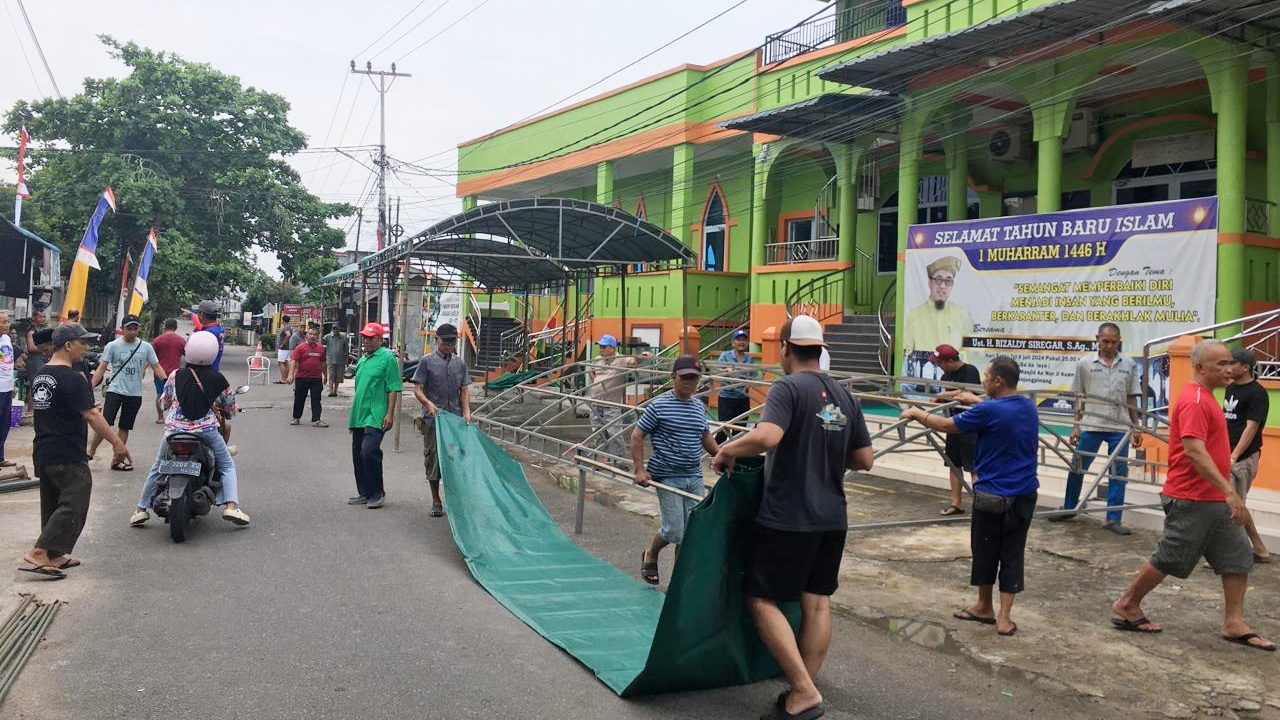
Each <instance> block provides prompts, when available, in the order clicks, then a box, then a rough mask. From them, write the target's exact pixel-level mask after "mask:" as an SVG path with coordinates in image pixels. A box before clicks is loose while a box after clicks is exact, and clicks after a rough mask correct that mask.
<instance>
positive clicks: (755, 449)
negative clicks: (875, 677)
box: [711, 315, 873, 718]
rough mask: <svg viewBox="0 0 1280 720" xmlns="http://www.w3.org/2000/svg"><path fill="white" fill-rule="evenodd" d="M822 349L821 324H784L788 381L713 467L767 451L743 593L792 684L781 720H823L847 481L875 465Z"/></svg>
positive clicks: (857, 412)
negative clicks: (824, 669) (822, 681)
mask: <svg viewBox="0 0 1280 720" xmlns="http://www.w3.org/2000/svg"><path fill="white" fill-rule="evenodd" d="M824 347H826V343H825V342H823V339H822V325H821V324H819V323H818V321H817V320H814V319H813V318H811V317H808V316H805V315H797V316H796V317H794V318H792V319H791V320H788V321H787V322H786V324H784V325H783V326H782V369H783V371H784V372H785V373H786V377H784V378H782V379H781V380H778V381H777V382H776V383H774V384H773V387H771V388H770V389H769V397H768V399H767V400H766V401H765V407H764V415H763V416H762V417H761V419H760V422H759V423H758V424H757V425H756V427H755V428H754V429H753V430H751V431H750V432H748V433H747V434H746V435H743V436H741V437H739V438H738V439H736V440H734V441H732V442H730V443H727V444H725V445H722V446H721V447H720V451H719V452H718V453H717V454H716V457H715V459H714V460H713V461H712V464H711V466H712V468H714V469H715V470H716V471H717V472H726V471H728V470H731V469H732V468H733V461H734V459H735V458H740V457H749V456H753V455H759V454H760V453H762V452H763V453H767V455H766V456H765V483H764V495H763V497H762V498H761V501H760V510H759V512H758V513H757V515H756V521H755V526H754V528H753V535H752V538H751V542H750V547H751V549H750V555H749V557H748V559H747V569H746V583H745V584H746V588H745V590H746V595H747V606H748V608H749V609H750V610H751V615H752V617H754V618H755V622H756V629H757V630H758V631H759V633H760V639H761V640H762V641H764V644H765V646H766V647H768V648H769V652H770V653H772V654H773V657H774V658H775V659H776V660H777V661H778V665H780V666H781V667H782V672H783V673H784V674H785V675H786V677H787V681H788V682H789V683H790V684H791V689H790V690H789V691H788V692H786V693H784V694H783V695H782V696H780V697H779V698H778V703H777V707H776V708H775V712H774V715H778V716H779V717H802V718H816V717H818V716H820V715H821V714H822V693H820V692H819V691H818V688H817V686H816V685H815V684H814V677H815V676H816V675H817V674H818V670H819V668H820V667H821V666H822V661H823V659H824V658H825V657H826V654H827V648H828V646H829V645H830V644H831V609H830V605H829V600H830V597H831V595H832V594H833V593H834V592H835V591H836V586H837V575H838V574H839V571H840V560H841V558H842V557H843V555H844V541H845V534H846V532H847V530H848V527H849V517H848V511H847V509H846V506H845V497H844V473H845V470H846V469H852V470H870V469H871V465H872V462H873V455H872V450H871V436H870V434H869V433H868V432H867V425H866V422H865V421H864V419H863V417H862V408H861V406H859V405H858V401H857V400H855V399H854V398H853V397H852V396H851V395H850V394H849V392H848V391H847V390H845V389H844V388H842V387H840V386H839V385H837V384H836V383H835V381H833V380H832V379H831V378H829V377H827V375H826V374H825V373H823V372H822V371H821V370H820V369H819V365H818V363H819V358H820V357H821V354H822V349H823V348H824ZM794 600H798V601H800V610H801V612H802V613H803V615H804V620H803V622H802V623H801V630H800V634H801V636H800V638H799V639H797V638H796V636H795V635H794V634H793V633H792V631H791V625H790V624H789V623H788V622H787V619H786V616H784V615H783V614H782V611H781V610H779V609H778V603H779V602H786V601H794ZM801 648H804V650H803V651H802V650H801Z"/></svg>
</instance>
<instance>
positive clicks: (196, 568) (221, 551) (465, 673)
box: [0, 350, 1102, 720]
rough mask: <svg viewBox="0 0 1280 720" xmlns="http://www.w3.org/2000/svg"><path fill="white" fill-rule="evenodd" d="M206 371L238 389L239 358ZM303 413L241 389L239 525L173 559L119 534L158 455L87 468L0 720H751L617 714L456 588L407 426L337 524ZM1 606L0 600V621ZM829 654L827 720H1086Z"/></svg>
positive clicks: (667, 701) (20, 511)
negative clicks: (375, 486)
mask: <svg viewBox="0 0 1280 720" xmlns="http://www.w3.org/2000/svg"><path fill="white" fill-rule="evenodd" d="M224 364H225V366H226V367H227V368H228V369H229V370H228V371H227V374H228V376H229V377H230V378H231V380H232V382H233V383H236V382H240V381H241V379H242V378H243V375H242V374H241V373H242V372H243V370H242V368H244V360H243V350H241V351H239V352H236V351H235V350H229V352H228V357H227V359H226V361H225V363H224ZM230 369H234V370H230ZM406 398H407V399H409V401H410V402H412V400H411V398H408V397H407V396H406ZM324 399H325V400H326V401H328V402H329V403H330V404H331V407H329V409H327V410H326V412H325V417H326V419H328V420H329V421H330V422H331V423H332V424H333V427H330V428H328V429H319V428H313V427H310V426H308V425H306V424H304V425H302V426H299V427H291V426H289V425H288V424H287V423H288V420H289V415H290V412H289V407H290V402H291V388H285V387H283V386H278V385H268V386H266V387H261V386H255V387H254V388H253V390H252V392H251V393H250V394H248V395H246V396H243V397H242V405H243V407H245V408H247V409H246V410H245V411H244V412H243V413H242V414H241V415H240V417H239V418H238V419H237V421H236V423H235V430H234V436H233V442H234V443H235V444H236V445H237V446H238V447H239V455H238V457H237V464H238V468H239V471H240V477H241V500H242V503H243V505H244V508H245V510H246V511H248V512H249V513H250V514H251V515H252V517H253V523H252V525H251V526H249V527H247V528H243V529H237V528H235V527H234V526H233V525H231V524H230V523H226V522H224V521H222V520H220V519H218V518H216V517H210V518H205V519H203V520H201V521H200V522H199V523H198V525H197V527H196V528H195V530H194V532H193V533H192V536H191V537H190V539H189V540H188V541H187V542H186V543H185V544H183V545H175V544H173V543H172V542H170V540H169V538H168V533H167V532H166V528H165V526H164V525H163V523H162V522H159V521H157V520H156V519H153V520H152V522H151V523H150V525H149V526H148V527H147V528H145V529H133V528H130V527H128V525H127V519H128V516H129V514H130V512H131V511H132V508H133V506H134V504H135V502H136V498H137V493H138V489H139V488H140V487H141V484H142V481H143V478H144V473H143V470H144V468H146V467H148V465H149V462H150V460H151V458H152V457H154V452H155V448H156V446H157V443H158V440H159V437H160V428H159V426H157V425H153V424H151V419H152V416H151V415H149V414H148V412H147V411H146V410H145V409H144V413H143V414H142V415H141V416H140V420H141V422H140V423H139V427H138V430H137V431H136V432H135V433H134V436H133V438H131V440H130V443H129V444H130V447H131V448H132V449H133V452H134V456H135V464H137V465H138V466H139V469H138V470H136V471H134V472H132V473H118V472H110V471H106V470H102V471H96V470H95V483H96V485H95V490H94V492H95V495H94V499H93V509H92V511H91V514H90V519H89V526H88V528H87V530H86V533H85V535H84V537H83V539H82V541H81V544H80V546H79V547H78V548H77V551H76V555H77V556H79V557H81V558H82V559H83V561H84V565H83V566H82V567H80V568H77V569H75V570H72V571H71V573H72V577H71V578H69V579H67V580H64V581H60V582H55V583H39V584H37V583H32V582H5V583H3V584H0V589H5V590H11V591H23V592H30V591H33V590H34V591H36V592H38V593H39V594H40V596H41V597H48V598H51V597H63V598H66V599H67V600H68V601H69V605H68V606H67V607H66V608H65V609H64V610H63V611H62V613H61V614H60V615H59V616H58V618H57V620H56V621H55V622H54V624H53V626H52V627H51V628H50V631H49V633H48V635H47V640H46V641H45V642H44V643H43V644H42V645H41V646H40V647H39V648H38V650H37V651H36V653H35V655H34V656H33V658H32V660H31V662H30V663H29V664H28V666H27V668H26V670H25V671H24V673H23V675H22V676H21V678H20V679H19V681H18V683H17V685H16V686H15V687H14V689H13V690H12V692H11V694H10V696H9V698H8V699H7V700H6V701H5V702H4V704H3V705H0V717H3V718H30V719H33V720H34V719H37V718H38V719H39V720H49V719H52V718H130V719H149V718H156V719H159V718H166V719H167V718H190V719H196V718H227V717H253V718H307V719H309V720H316V719H320V718H370V719H372V718H407V717H431V718H472V717H475V718H492V717H502V718H548V719H551V718H557V719H559V718H592V719H596V718H604V717H608V718H682V717H688V718H694V717H697V718H754V717H758V716H759V715H760V714H762V713H763V712H765V711H766V710H767V709H768V707H769V704H770V703H771V702H772V699H773V697H774V696H775V695H776V694H777V692H778V691H779V690H780V689H781V688H782V687H783V686H782V683H781V681H780V680H773V681H768V682H763V683H758V684H756V685H752V686H749V687H740V688H728V689H722V690H717V691H710V692H697V693H683V694H675V695H665V696H656V697H646V698H638V699H631V700H621V699H619V698H617V697H616V696H614V695H613V693H612V692H610V691H609V690H608V689H607V688H606V687H605V686H604V685H603V684H601V683H600V682H598V681H597V680H596V679H595V678H594V677H593V676H592V675H591V674H590V672H589V671H587V670H586V669H584V668H583V667H582V666H581V665H579V664H578V663H577V662H576V661H575V660H573V659H572V658H571V657H570V656H568V655H566V654H564V653H563V652H561V651H560V650H558V649H557V648H555V647H553V646H552V645H550V644H549V643H547V642H546V641H544V640H543V639H542V638H541V637H540V636H538V635H537V634H536V633H534V632H533V631H532V630H530V629H529V628H527V627H526V626H525V625H524V624H522V623H521V622H520V621H519V620H517V619H516V618H515V617H513V616H512V615H510V614H509V613H508V612H507V611H506V610H505V609H504V608H502V607H501V606H500V605H498V604H497V603H496V602H495V601H494V600H493V599H492V598H490V597H489V595H488V594H487V593H485V592H484V590H483V589H481V588H480V587H479V586H478V585H477V584H476V583H475V582H474V581H473V580H472V579H471V577H470V575H469V574H468V572H467V569H466V567H465V565H464V564H463V562H462V559H461V557H460V556H459V554H458V552H457V549H456V548H455V546H454V545H453V542H452V540H451V538H450V535H449V529H448V525H447V522H446V520H444V519H434V518H429V517H427V510H428V508H429V507H430V497H429V494H428V492H427V487H426V483H425V482H424V481H423V479H422V470H421V464H420V457H421V456H420V450H419V448H420V445H419V442H420V441H419V440H418V438H417V436H416V435H414V434H413V432H412V426H411V425H410V426H407V427H406V428H405V430H406V432H405V433H404V436H403V440H404V447H405V450H404V451H403V452H400V453H394V452H390V448H391V441H390V440H389V439H388V440H387V442H386V444H385V446H384V449H385V450H387V451H388V452H387V454H386V461H385V467H386V473H387V487H388V496H387V506H386V507H385V508H383V509H381V510H369V509H366V508H364V507H353V506H348V505H346V503H345V500H346V498H347V497H348V496H349V495H352V494H354V486H353V481H352V479H351V471H350V454H349V447H350V443H349V440H348V437H349V436H348V434H347V432H346V431H345V429H344V426H345V420H346V406H347V404H348V403H349V399H348V398H338V399H331V398H328V397H326V398H324ZM149 401H150V398H149V397H148V402H149ZM304 419H305V418H304ZM101 453H102V456H103V457H105V455H106V454H107V451H106V448H104V449H103V450H102V451H101ZM96 467H97V465H95V468H96ZM534 485H535V487H536V488H537V490H538V492H539V494H540V495H541V496H542V498H543V502H544V503H545V504H546V505H547V506H548V509H549V510H551V512H552V514H553V515H555V516H556V517H557V519H558V520H559V521H560V522H561V524H562V526H565V527H568V526H569V525H570V524H571V522H572V512H573V497H572V495H570V494H569V493H566V492H564V491H562V490H559V489H555V488H553V487H552V486H551V485H549V484H548V483H545V482H542V481H541V480H540V479H539V478H536V476H535V482H534ZM33 494H34V491H27V492H26V493H24V495H25V496H26V497H24V498H15V497H11V496H10V497H8V498H7V499H6V504H5V505H4V506H3V507H2V508H0V518H3V519H4V520H5V521H6V523H7V524H8V525H9V530H0V533H3V534H4V535H5V536H8V537H10V542H8V543H6V544H5V547H6V550H8V549H9V548H12V547H15V544H14V541H13V540H12V536H13V535H14V534H15V533H20V534H23V538H24V539H23V541H22V542H25V543H26V544H28V545H29V543H30V538H31V537H33V536H34V532H35V530H36V529H37V528H36V527H35V523H34V522H33V521H32V519H31V516H32V515H34V514H36V513H37V510H36V507H37V506H36V505H35V499H34V497H33ZM11 518H21V519H22V522H21V523H17V522H16V521H13V522H10V519H11ZM18 524H20V525H21V527H18ZM652 532H653V527H652V526H651V525H649V524H648V522H647V521H646V520H644V519H642V518H639V517H636V516H634V515H632V514H629V513H626V512H625V511H622V510H615V509H610V508H605V507H602V506H599V505H592V506H590V507H589V508H588V514H587V532H586V533H585V534H584V535H583V536H581V537H580V538H579V540H580V542H582V543H583V545H584V546H585V547H587V548H588V549H589V550H591V551H592V552H594V553H596V554H597V555H598V556H600V557H602V558H604V559H606V560H608V561H610V562H613V563H615V564H618V565H619V566H620V567H623V568H625V569H627V570H628V571H631V570H635V569H637V568H633V567H632V565H635V564H636V563H635V560H636V558H635V556H636V554H637V548H639V547H641V545H642V544H643V543H644V541H645V539H646V538H647V537H648V536H649V535H650V534H651V533H652ZM18 547H20V546H18ZM663 560H664V578H665V571H666V566H665V562H667V561H669V558H667V557H664V558H663ZM15 602H16V601H15V600H14V596H13V595H12V594H11V593H6V594H5V595H4V596H3V597H0V612H7V611H8V609H9V608H10V607H12V604H13V603H15ZM835 636H836V637H835V641H834V644H833V648H832V653H831V656H830V658H829V660H828V662H827V665H826V667H825V668H824V670H823V674H822V677H821V679H820V680H821V686H822V688H823V690H824V692H825V693H826V696H827V698H828V705H827V707H828V712H827V716H828V717H833V718H958V717H983V718H1026V717H1028V716H1033V717H1034V716H1036V715H1039V716H1044V717H1053V718H1071V717H1100V716H1102V714H1101V713H1102V710H1101V708H1099V707H1098V706H1094V705H1091V704H1089V703H1087V702H1085V701H1081V700H1078V699H1074V698H1068V697H1065V696H1062V695H1059V694H1057V693H1054V692H1051V691H1048V690H1045V689H1043V688H1042V687H1041V686H1038V685H1036V686H1033V685H1030V684H1028V683H1026V682H1023V681H1021V680H1016V679H1003V678H999V677H994V676H992V675H991V674H990V672H989V671H985V670H980V669H979V668H978V667H977V666H976V665H974V664H972V663H970V662H969V661H968V660H966V659H965V658H963V657H960V656H958V655H948V654H946V653H943V652H939V651H936V650H927V649H925V648H922V647H919V646H916V645H914V644H912V643H910V642H907V641H904V640H901V639H899V638H897V637H893V636H891V635H889V634H887V633H885V632H883V631H882V630H879V629H877V628H873V627H869V626H866V625H863V624H861V623H858V622H856V621H854V620H850V619H845V618H839V619H838V620H837V622H836V632H835Z"/></svg>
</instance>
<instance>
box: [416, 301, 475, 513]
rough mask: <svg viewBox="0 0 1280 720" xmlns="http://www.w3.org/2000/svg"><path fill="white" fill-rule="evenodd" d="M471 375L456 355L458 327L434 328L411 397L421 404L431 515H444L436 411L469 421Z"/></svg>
mask: <svg viewBox="0 0 1280 720" xmlns="http://www.w3.org/2000/svg"><path fill="white" fill-rule="evenodd" d="M470 384H471V376H470V374H469V373H468V372H467V365H466V363H464V362H462V358H460V357H458V329H457V328H455V327H454V326H453V325H450V324H449V323H445V324H443V325H441V326H440V327H438V328H436V348H435V351H434V352H432V353H431V354H430V355H424V356H422V359H421V360H419V361H418V369H417V370H416V371H415V372H414V373H413V396H414V397H415V398H417V399H418V402H419V403H420V404H421V405H422V417H421V418H419V419H418V422H417V426H418V430H419V432H421V433H422V462H423V465H424V466H425V467H426V471H427V482H429V483H430V484H431V517H440V516H442V515H444V502H443V501H441V499H440V456H439V454H438V453H437V452H436V413H437V412H440V411H441V410H446V411H448V412H451V413H455V414H457V415H461V416H462V419H463V420H465V421H467V422H471V398H470V396H469V394H468V392H467V386H468V385H470Z"/></svg>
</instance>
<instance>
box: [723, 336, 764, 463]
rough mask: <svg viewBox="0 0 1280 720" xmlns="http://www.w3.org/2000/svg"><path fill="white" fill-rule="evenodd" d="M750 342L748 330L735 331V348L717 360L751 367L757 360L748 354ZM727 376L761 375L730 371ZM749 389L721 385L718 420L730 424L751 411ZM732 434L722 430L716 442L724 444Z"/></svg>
mask: <svg viewBox="0 0 1280 720" xmlns="http://www.w3.org/2000/svg"><path fill="white" fill-rule="evenodd" d="M749 341H750V335H749V334H748V333H747V331H746V330H736V331H734V333H733V348H732V349H729V350H725V351H724V352H722V353H720V357H719V358H716V359H717V360H719V361H720V362H723V363H736V364H738V365H750V364H751V363H753V362H755V359H754V358H752V357H751V353H749V352H747V345H748V343H749ZM725 374H727V375H732V376H734V377H740V378H751V379H754V378H756V377H759V375H760V374H759V373H757V372H755V371H754V370H729V371H726V373H725ZM748 388H749V386H748V385H746V384H745V383H726V384H723V385H721V386H720V394H719V396H718V397H717V398H716V402H717V407H716V412H717V416H716V419H717V420H719V421H720V422H722V423H724V422H729V421H731V420H733V419H734V418H736V417H739V416H741V415H745V414H746V413H747V412H748V411H749V410H751V397H750V396H749V395H748V394H747V391H748ZM746 422H747V421H746V419H745V418H743V419H741V420H739V421H738V424H740V425H745V424H746ZM732 434H733V433H731V432H729V431H728V430H724V429H721V430H720V432H717V433H716V442H717V443H723V442H724V441H725V440H726V439H727V438H728V437H729V436H731V435H732Z"/></svg>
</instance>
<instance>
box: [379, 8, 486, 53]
mask: <svg viewBox="0 0 1280 720" xmlns="http://www.w3.org/2000/svg"><path fill="white" fill-rule="evenodd" d="M491 2H493V0H480V4H479V5H476V6H475V7H473V8H471V9H470V10H468V11H467V12H466V13H465V14H463V16H462V17H460V18H458V19H457V20H454V21H453V22H451V23H449V24H448V25H446V26H445V27H444V29H443V30H441V31H440V32H438V33H436V34H435V35H432V36H431V37H429V38H427V39H426V40H423V41H422V42H421V43H419V44H418V45H415V46H414V47H413V49H412V50H410V51H409V52H407V53H405V54H403V55H401V56H400V57H398V58H396V59H395V60H394V61H392V63H391V64H392V65H394V64H396V63H398V62H400V61H401V60H403V59H405V58H407V57H409V56H410V55H412V54H414V53H416V52H418V51H419V50H421V49H422V48H423V47H425V46H426V44H427V43H429V42H431V41H432V40H435V39H436V38H438V37H440V36H441V35H443V34H445V33H446V32H448V31H449V29H450V28H452V27H453V26H454V25H457V24H458V23H460V22H462V21H463V20H466V19H467V18H468V17H471V14H472V13H474V12H475V11H477V10H479V9H480V8H482V7H484V6H485V5H488V4H489V3H491Z"/></svg>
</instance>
